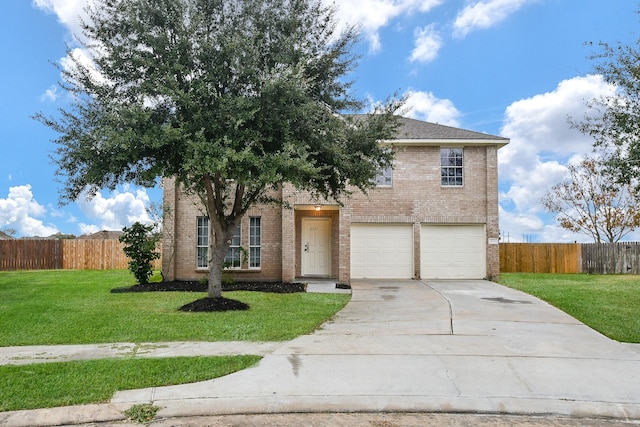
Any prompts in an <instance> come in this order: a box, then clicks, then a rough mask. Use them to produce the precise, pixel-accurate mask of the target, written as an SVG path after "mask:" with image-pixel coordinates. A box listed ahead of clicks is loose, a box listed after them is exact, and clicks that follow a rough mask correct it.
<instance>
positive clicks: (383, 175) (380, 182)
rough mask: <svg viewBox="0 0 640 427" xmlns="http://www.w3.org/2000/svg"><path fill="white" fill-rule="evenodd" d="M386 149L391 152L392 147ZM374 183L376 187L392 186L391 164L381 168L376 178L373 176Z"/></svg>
mask: <svg viewBox="0 0 640 427" xmlns="http://www.w3.org/2000/svg"><path fill="white" fill-rule="evenodd" d="M385 151H386V152H387V153H391V151H392V150H391V147H387V148H385ZM373 183H374V184H375V185H376V187H392V186H393V167H392V166H391V165H389V167H387V168H384V169H381V170H379V171H378V173H377V174H376V176H375V178H373Z"/></svg>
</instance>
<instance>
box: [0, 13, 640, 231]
mask: <svg viewBox="0 0 640 427" xmlns="http://www.w3.org/2000/svg"><path fill="white" fill-rule="evenodd" d="M87 1H91V0H8V1H5V2H3V6H2V8H3V9H4V12H3V13H2V14H0V53H1V55H2V57H3V58H4V59H3V63H2V66H0V79H1V80H2V81H3V89H2V94H3V96H2V101H3V102H1V103H0V230H4V231H7V230H9V231H15V236H16V237H31V236H49V235H52V234H55V233H64V234H73V235H81V234H89V233H93V232H96V231H100V230H119V229H121V228H122V227H124V226H129V225H130V224H132V223H133V222H135V221H142V222H145V221H149V220H150V218H149V214H148V212H147V208H148V207H149V205H150V204H152V203H161V201H162V190H161V189H160V188H159V187H157V188H152V189H145V188H140V187H135V186H132V185H123V186H120V187H119V188H118V189H117V190H116V191H108V190H103V191H101V192H100V193H99V194H98V195H97V196H96V197H95V198H93V199H91V200H86V199H85V198H81V199H79V200H77V201H76V202H73V203H69V204H66V205H62V206H61V205H60V204H59V200H60V189H61V188H62V187H63V184H62V182H61V181H63V180H64V177H60V176H56V166H55V164H54V163H53V162H52V160H51V156H52V155H53V154H54V150H55V148H56V146H55V144H54V143H53V142H52V141H53V140H54V139H55V138H56V136H57V135H56V134H55V133H54V132H53V131H52V130H51V129H49V128H47V127H45V126H44V125H42V124H41V123H40V122H37V121H35V120H33V119H32V116H33V115H34V114H36V113H39V112H41V113H43V114H45V115H51V114H56V112H57V111H58V109H59V108H64V107H67V106H68V105H69V96H68V95H67V94H66V93H64V91H63V90H62V89H60V88H59V86H58V82H59V80H60V72H59V70H58V69H57V68H56V67H55V66H54V64H56V63H57V64H63V63H64V61H65V57H66V53H65V52H66V48H67V46H69V47H71V48H76V47H78V46H77V45H76V44H75V42H74V39H73V37H72V35H73V34H77V33H78V26H79V24H78V22H79V21H78V17H79V16H81V14H82V11H83V8H84V6H85V5H86V2H87ZM323 1H327V2H330V1H331V0H323ZM335 4H336V5H337V8H338V11H337V12H338V13H337V16H338V19H339V21H340V23H341V24H342V25H345V24H355V25H359V26H360V28H361V30H362V40H361V42H360V43H359V44H358V45H357V46H356V47H355V49H356V52H357V53H358V54H360V56H361V58H360V62H359V66H358V68H357V69H356V70H355V71H354V72H353V73H352V74H351V75H350V76H349V77H350V78H351V79H353V80H354V81H355V85H354V88H353V90H354V91H355V94H356V95H357V96H359V97H360V98H363V99H367V100H368V101H369V102H370V103H372V104H375V103H377V102H381V101H384V100H385V99H386V98H388V97H389V96H390V95H392V94H394V93H399V94H401V95H407V99H408V101H407V112H406V113H405V115H406V116H409V117H413V118H416V119H420V120H426V121H430V122H434V123H440V124H444V125H451V126H456V127H460V128H464V129H469V130H474V131H478V132H485V133H489V134H492V135H498V136H503V137H507V138H510V140H511V142H510V144H509V145H507V146H506V147H504V148H502V149H500V150H499V153H498V163H499V200H500V232H501V238H502V241H505V242H521V241H527V242H573V241H589V238H588V237H587V236H584V235H580V234H573V233H570V232H568V231H566V230H564V229H562V228H560V227H559V226H558V224H557V223H556V222H555V219H554V218H553V216H552V215H550V214H548V213H547V212H545V210H544V208H543V207H542V204H541V199H542V198H543V196H544V195H545V193H546V192H547V191H548V190H549V189H550V188H551V187H552V186H553V185H554V184H556V183H558V182H560V181H562V180H563V179H564V178H565V174H566V172H567V169H566V165H567V163H568V162H570V161H575V160H576V159H579V158H581V157H583V156H585V155H588V154H589V153H590V151H591V146H592V141H591V140H590V139H589V138H588V137H586V136H584V135H582V134H580V133H579V132H577V131H576V130H574V129H572V128H571V126H570V125H569V121H568V117H574V118H580V117H583V116H584V114H585V112H586V111H587V109H586V102H587V101H588V100H589V99H592V98H594V97H597V96H600V95H602V94H606V93H611V91H612V90H613V89H612V88H611V87H609V86H608V85H607V84H606V83H604V81H603V79H602V77H601V76H599V75H596V74H594V73H593V65H594V63H593V62H592V60H590V59H589V56H590V55H593V54H597V53H598V52H599V50H598V47H597V45H598V43H599V42H607V43H611V44H615V43H618V42H622V43H624V44H635V43H636V42H637V40H638V38H639V37H640V36H639V35H638V28H640V26H639V23H640V15H638V13H636V11H637V10H638V9H639V8H640V2H635V1H632V0H340V1H336V2H335ZM591 43H593V44H591ZM626 240H640V232H634V233H632V234H630V235H629V236H627V238H626Z"/></svg>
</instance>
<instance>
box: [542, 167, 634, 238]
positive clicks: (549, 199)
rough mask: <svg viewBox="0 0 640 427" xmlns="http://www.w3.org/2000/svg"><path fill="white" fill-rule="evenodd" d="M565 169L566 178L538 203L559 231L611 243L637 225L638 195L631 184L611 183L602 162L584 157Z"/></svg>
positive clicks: (611, 180)
mask: <svg viewBox="0 0 640 427" xmlns="http://www.w3.org/2000/svg"><path fill="white" fill-rule="evenodd" d="M568 168H569V173H568V177H567V179H566V180H565V181H563V182H561V183H558V184H556V185H554V186H553V187H552V188H551V190H549V191H548V192H547V194H546V195H545V197H544V199H543V200H542V204H543V206H544V207H545V209H547V211H549V212H551V213H554V214H556V219H557V220H558V223H559V224H560V226H561V227H562V228H564V229H567V230H569V231H573V232H576V233H582V234H586V235H588V236H590V237H591V238H593V240H594V242H595V243H601V242H603V241H606V242H610V243H614V242H618V241H620V239H622V238H623V237H624V236H626V235H627V234H629V233H630V232H631V231H633V230H635V229H636V228H637V227H638V226H640V205H638V194H637V193H636V191H635V190H634V188H633V187H632V186H631V185H628V184H626V185H624V184H622V185H621V184H617V183H615V182H614V181H613V179H612V178H611V177H610V176H609V175H608V174H607V173H606V168H605V165H604V163H603V162H602V161H598V160H595V159H592V158H585V159H584V160H582V161H581V162H580V163H579V164H571V165H569V167H568Z"/></svg>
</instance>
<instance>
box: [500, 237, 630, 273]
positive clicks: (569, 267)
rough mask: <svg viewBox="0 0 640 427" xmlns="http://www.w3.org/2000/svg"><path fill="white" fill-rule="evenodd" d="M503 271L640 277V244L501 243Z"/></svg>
mask: <svg viewBox="0 0 640 427" xmlns="http://www.w3.org/2000/svg"><path fill="white" fill-rule="evenodd" d="M500 271H501V272H504V273H590V274H640V243H637V242H620V243H501V244H500Z"/></svg>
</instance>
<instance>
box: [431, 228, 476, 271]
mask: <svg viewBox="0 0 640 427" xmlns="http://www.w3.org/2000/svg"><path fill="white" fill-rule="evenodd" d="M485 242H486V238H485V227H484V225H423V226H422V228H421V236H420V275H421V276H422V277H423V278H429V279H436V278H437V279H482V278H484V277H485V275H486V246H485Z"/></svg>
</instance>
